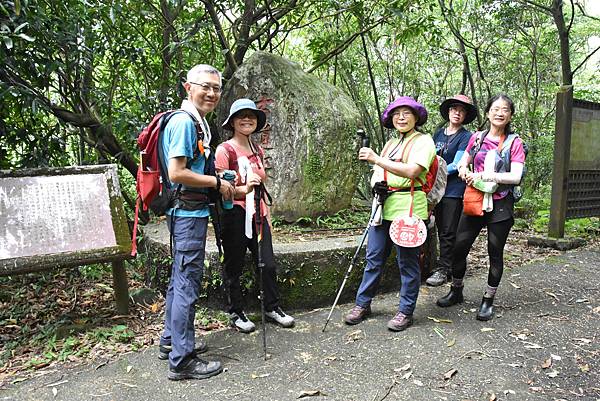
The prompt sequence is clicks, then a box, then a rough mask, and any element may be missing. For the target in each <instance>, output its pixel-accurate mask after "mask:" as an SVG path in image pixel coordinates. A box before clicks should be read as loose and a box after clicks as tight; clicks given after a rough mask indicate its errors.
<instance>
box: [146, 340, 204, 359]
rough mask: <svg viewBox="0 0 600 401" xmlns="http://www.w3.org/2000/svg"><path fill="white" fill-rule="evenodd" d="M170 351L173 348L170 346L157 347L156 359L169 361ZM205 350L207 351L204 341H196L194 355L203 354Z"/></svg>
mask: <svg viewBox="0 0 600 401" xmlns="http://www.w3.org/2000/svg"><path fill="white" fill-rule="evenodd" d="M172 349H173V347H172V346H171V344H167V345H159V346H158V359H160V360H161V361H164V360H167V359H169V353H170V352H171V350H172ZM207 350H208V345H207V344H206V341H204V340H203V339H201V338H200V339H198V340H197V341H196V348H195V349H194V352H195V353H196V354H202V353H203V352H206V351H207Z"/></svg>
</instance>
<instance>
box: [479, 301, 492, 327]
mask: <svg viewBox="0 0 600 401" xmlns="http://www.w3.org/2000/svg"><path fill="white" fill-rule="evenodd" d="M492 317H494V297H491V298H486V297H483V299H482V300H481V305H480V306H479V311H478V312H477V316H476V319H477V320H483V321H487V320H491V319H492Z"/></svg>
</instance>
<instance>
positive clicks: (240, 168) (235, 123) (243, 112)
mask: <svg viewBox="0 0 600 401" xmlns="http://www.w3.org/2000/svg"><path fill="white" fill-rule="evenodd" d="M266 121H267V118H266V115H265V113H264V111H262V110H260V109H258V108H257V107H256V104H254V102H253V101H252V100H250V99H245V98H243V99H238V100H236V101H235V102H233V104H232V105H231V108H230V110H229V116H228V117H227V119H226V120H225V121H224V122H223V128H225V129H227V130H230V131H232V132H233V135H232V137H231V139H229V140H228V141H226V142H223V143H222V144H220V145H219V146H218V147H217V152H216V156H215V158H216V160H215V166H216V169H217V171H218V172H222V171H224V170H235V171H236V173H237V178H236V183H235V196H234V201H233V208H232V209H229V210H227V209H226V210H224V211H223V220H222V227H221V228H222V230H221V238H222V239H223V251H224V269H225V286H226V289H227V296H228V312H229V315H230V320H231V325H232V326H233V327H234V328H235V329H236V330H238V331H240V332H242V333H250V332H252V331H254V330H255V328H256V326H255V325H254V323H253V322H252V321H251V320H250V319H248V317H247V316H246V313H245V312H244V310H243V309H244V308H243V307H244V302H243V295H242V287H241V284H240V276H241V274H242V270H243V268H244V260H245V256H246V249H250V251H251V253H252V258H253V260H254V263H255V265H257V262H258V260H257V257H258V246H259V241H258V234H259V232H261V233H262V239H261V240H260V247H261V248H260V250H261V259H262V262H263V263H264V267H263V268H262V269H263V270H262V288H263V291H264V304H265V312H266V314H265V316H266V318H267V319H268V320H270V321H273V322H275V323H277V324H279V325H280V326H282V327H292V326H293V325H294V318H293V317H292V316H290V315H288V314H286V313H285V312H284V311H283V310H282V309H281V307H280V306H279V291H278V289H277V273H276V271H277V268H276V267H277V266H276V263H275V258H274V255H273V244H272V240H271V227H270V223H269V220H270V213H269V207H268V205H267V204H266V202H265V201H264V196H263V197H262V199H261V200H260V216H256V213H253V212H255V209H256V208H255V206H254V201H255V199H254V191H255V189H256V188H259V187H262V186H263V184H264V182H265V181H266V179H267V175H266V173H265V167H264V164H263V159H264V157H263V156H264V152H263V150H262V149H261V148H260V146H258V145H257V144H255V143H254V142H252V140H251V136H252V134H254V133H255V132H259V131H261V130H262V129H263V128H264V127H265V125H266ZM263 190H264V187H263Z"/></svg>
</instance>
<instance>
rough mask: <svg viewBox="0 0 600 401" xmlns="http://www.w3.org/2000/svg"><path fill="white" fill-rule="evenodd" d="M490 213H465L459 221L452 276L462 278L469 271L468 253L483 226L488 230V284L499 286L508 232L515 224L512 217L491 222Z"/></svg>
mask: <svg viewBox="0 0 600 401" xmlns="http://www.w3.org/2000/svg"><path fill="white" fill-rule="evenodd" d="M489 220H490V219H489V215H488V214H487V213H486V215H485V216H482V217H476V216H467V215H465V214H463V215H462V216H461V217H460V222H459V223H458V229H457V233H456V243H455V244H454V257H453V259H452V277H454V278H458V279H462V278H464V277H465V272H466V271H467V255H468V254H469V251H470V250H471V247H472V246H473V243H474V242H475V239H476V238H477V236H478V235H479V233H480V232H481V229H482V228H483V227H487V231H488V255H489V257H490V270H489V272H488V281H487V283H488V285H489V286H490V287H498V285H499V284H500V279H501V278H502V272H503V271H504V245H505V244H506V239H507V238H508V233H509V232H510V229H511V227H512V226H513V224H514V219H513V218H512V217H511V218H510V219H508V220H503V221H498V222H493V223H492V222H489Z"/></svg>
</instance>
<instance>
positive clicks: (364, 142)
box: [356, 128, 371, 148]
mask: <svg viewBox="0 0 600 401" xmlns="http://www.w3.org/2000/svg"><path fill="white" fill-rule="evenodd" d="M356 135H358V137H359V138H360V147H361V148H368V147H370V146H371V140H370V139H369V137H368V136H367V134H366V133H365V131H364V130H363V129H362V128H359V129H357V130H356Z"/></svg>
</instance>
